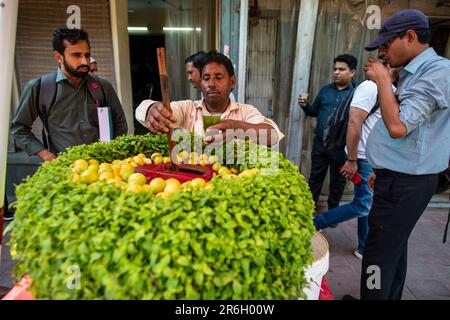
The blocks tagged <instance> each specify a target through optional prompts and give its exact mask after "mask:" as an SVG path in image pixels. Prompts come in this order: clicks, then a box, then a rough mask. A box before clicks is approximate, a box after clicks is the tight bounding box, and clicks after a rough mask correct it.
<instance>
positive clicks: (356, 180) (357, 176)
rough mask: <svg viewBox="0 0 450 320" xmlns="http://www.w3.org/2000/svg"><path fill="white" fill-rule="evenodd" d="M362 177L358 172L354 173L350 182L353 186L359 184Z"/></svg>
mask: <svg viewBox="0 0 450 320" xmlns="http://www.w3.org/2000/svg"><path fill="white" fill-rule="evenodd" d="M362 179H363V178H362V176H361V175H360V174H359V172H356V173H355V174H354V175H353V178H352V182H353V183H354V184H359V183H360V182H361V181H362Z"/></svg>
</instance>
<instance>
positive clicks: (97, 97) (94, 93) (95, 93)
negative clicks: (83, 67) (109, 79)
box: [87, 76, 105, 107]
mask: <svg viewBox="0 0 450 320" xmlns="http://www.w3.org/2000/svg"><path fill="white" fill-rule="evenodd" d="M87 87H88V91H89V94H90V95H91V97H92V98H93V99H94V101H95V104H96V105H97V107H103V106H104V104H105V92H104V90H103V87H102V85H101V83H100V81H98V80H97V79H96V78H94V77H92V76H88V78H87Z"/></svg>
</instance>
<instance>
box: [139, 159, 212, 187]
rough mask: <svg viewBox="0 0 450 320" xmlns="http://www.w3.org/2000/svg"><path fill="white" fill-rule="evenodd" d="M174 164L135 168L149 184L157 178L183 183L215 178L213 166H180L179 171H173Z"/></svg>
mask: <svg viewBox="0 0 450 320" xmlns="http://www.w3.org/2000/svg"><path fill="white" fill-rule="evenodd" d="M171 168H172V164H170V163H167V164H147V165H143V166H138V167H136V168H135V172H137V173H142V174H143V175H144V176H145V177H146V178H147V182H150V180H152V179H155V178H163V179H164V180H167V179H170V178H175V179H177V180H178V181H180V182H181V183H183V182H186V181H190V180H193V179H195V178H203V179H204V180H205V181H210V180H211V179H212V177H213V173H214V170H213V168H212V165H207V166H200V165H186V164H182V165H179V166H178V171H173V170H171Z"/></svg>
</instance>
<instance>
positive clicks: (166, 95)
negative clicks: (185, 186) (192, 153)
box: [156, 48, 176, 169]
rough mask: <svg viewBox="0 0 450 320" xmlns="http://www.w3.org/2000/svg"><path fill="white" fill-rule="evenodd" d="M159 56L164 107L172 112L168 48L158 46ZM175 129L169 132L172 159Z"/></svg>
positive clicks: (168, 138) (173, 166)
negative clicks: (167, 60) (167, 64)
mask: <svg viewBox="0 0 450 320" xmlns="http://www.w3.org/2000/svg"><path fill="white" fill-rule="evenodd" d="M156 52H157V56H158V69H159V82H160V84H161V95H162V103H163V105H164V108H166V109H167V110H169V112H170V113H172V108H171V107H170V94H169V81H168V74H167V66H166V49H165V48H157V49H156ZM172 134H173V129H170V130H169V132H168V133H167V140H168V142H169V155H170V159H171V160H172V150H173V148H174V147H175V142H174V141H172ZM172 168H173V169H176V167H175V164H174V163H173V160H172Z"/></svg>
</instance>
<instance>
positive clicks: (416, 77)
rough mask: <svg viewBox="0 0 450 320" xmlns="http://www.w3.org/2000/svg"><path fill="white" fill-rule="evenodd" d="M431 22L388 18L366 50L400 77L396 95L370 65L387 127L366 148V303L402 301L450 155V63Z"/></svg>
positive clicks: (405, 13)
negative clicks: (415, 237)
mask: <svg viewBox="0 0 450 320" xmlns="http://www.w3.org/2000/svg"><path fill="white" fill-rule="evenodd" d="M430 39H431V33H430V30H429V22H428V17H426V16H425V15H424V14H423V13H422V12H421V11H418V10H413V9H407V10H401V11H399V12H397V13H396V14H395V15H393V16H392V17H390V18H388V19H387V20H386V21H385V22H384V23H383V25H382V26H381V29H380V31H379V33H378V36H377V38H376V39H375V40H374V41H373V42H371V43H370V44H369V45H368V46H367V47H366V50H368V51H372V50H376V49H378V51H379V52H378V53H379V57H380V58H382V59H384V60H387V62H388V63H389V64H390V65H391V66H392V67H404V68H403V70H402V71H401V72H400V78H399V84H398V89H397V91H396V92H395V94H394V92H393V90H392V86H391V80H390V78H389V74H388V72H387V70H386V68H384V67H383V65H382V63H381V62H379V61H378V60H376V59H374V58H369V60H368V62H367V64H366V66H365V72H366V76H367V78H368V79H370V80H372V81H374V82H375V83H376V84H377V87H378V95H379V99H380V108H381V115H382V120H383V121H378V122H377V124H376V125H375V127H374V128H373V130H372V132H371V134H370V136H369V138H368V140H367V146H366V155H367V159H368V161H369V163H370V165H371V166H372V168H374V176H373V177H372V179H371V180H373V179H374V177H375V176H376V179H375V180H374V185H373V187H374V198H373V204H372V209H371V211H370V213H369V234H368V238H367V242H366V248H365V251H364V256H363V262H362V270H361V299H382V300H399V299H401V297H402V291H403V286H404V283H405V278H406V268H407V245H408V238H409V236H410V234H411V232H412V230H413V228H414V226H415V225H416V223H417V221H418V220H419V218H420V216H421V215H422V213H423V212H424V210H425V208H426V207H427V205H428V203H429V201H430V200H431V197H432V196H433V194H434V192H435V190H436V186H437V183H438V173H439V172H441V171H443V170H444V169H445V168H446V167H447V166H448V160H449V156H450V109H449V106H450V77H449V74H450V61H449V60H448V59H445V58H443V57H440V56H438V55H437V54H436V52H435V51H434V50H433V48H431V47H430V45H429V42H430Z"/></svg>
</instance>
